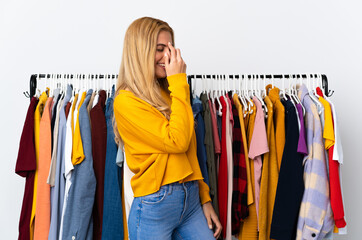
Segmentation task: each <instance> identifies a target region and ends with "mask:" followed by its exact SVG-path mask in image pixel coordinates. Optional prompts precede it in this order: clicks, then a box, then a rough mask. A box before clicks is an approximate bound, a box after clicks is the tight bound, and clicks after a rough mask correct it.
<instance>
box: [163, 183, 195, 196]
mask: <svg viewBox="0 0 362 240" xmlns="http://www.w3.org/2000/svg"><path fill="white" fill-rule="evenodd" d="M197 183H198V182H197V181H195V180H194V181H188V182H184V183H179V182H174V183H170V184H167V185H163V186H161V188H164V189H166V190H167V192H169V193H171V192H172V190H185V188H186V189H189V188H191V187H192V186H194V185H196V184H197Z"/></svg>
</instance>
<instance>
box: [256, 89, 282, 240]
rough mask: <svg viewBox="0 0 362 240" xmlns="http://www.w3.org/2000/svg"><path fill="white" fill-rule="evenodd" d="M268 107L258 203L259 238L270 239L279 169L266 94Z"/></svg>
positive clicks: (267, 101) (272, 123) (272, 122)
mask: <svg viewBox="0 0 362 240" xmlns="http://www.w3.org/2000/svg"><path fill="white" fill-rule="evenodd" d="M264 102H265V104H266V106H267V109H268V119H267V124H266V133H267V137H268V146H269V152H268V153H265V154H264V158H263V169H262V173H261V176H262V178H261V183H260V203H259V240H265V239H270V229H271V222H272V218H273V209H274V201H275V194H276V192H277V185H278V178H279V171H278V160H277V154H276V145H275V132H274V131H275V130H274V120H273V104H272V102H271V100H270V99H269V97H268V96H266V97H265V98H264Z"/></svg>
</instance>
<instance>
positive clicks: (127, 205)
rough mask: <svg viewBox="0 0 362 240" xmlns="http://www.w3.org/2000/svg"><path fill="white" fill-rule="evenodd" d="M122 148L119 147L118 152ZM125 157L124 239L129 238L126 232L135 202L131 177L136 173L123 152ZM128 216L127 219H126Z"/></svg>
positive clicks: (123, 196)
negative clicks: (129, 165)
mask: <svg viewBox="0 0 362 240" xmlns="http://www.w3.org/2000/svg"><path fill="white" fill-rule="evenodd" d="M120 150H121V149H120V148H119V149H118V152H119V151H120ZM123 158H124V167H123V189H122V190H123V195H122V202H123V205H124V208H123V209H124V211H123V212H124V213H125V214H123V216H126V217H123V229H124V240H128V238H126V233H127V234H128V225H127V223H128V218H129V212H130V210H131V206H132V202H133V191H132V187H131V178H132V177H133V176H134V173H133V172H132V171H131V170H130V169H129V167H128V164H127V158H126V156H125V155H124V153H123ZM125 218H126V219H125Z"/></svg>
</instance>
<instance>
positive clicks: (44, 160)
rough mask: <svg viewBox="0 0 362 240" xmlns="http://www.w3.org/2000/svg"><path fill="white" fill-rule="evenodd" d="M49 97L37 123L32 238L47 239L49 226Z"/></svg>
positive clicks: (51, 99)
mask: <svg viewBox="0 0 362 240" xmlns="http://www.w3.org/2000/svg"><path fill="white" fill-rule="evenodd" d="M52 101H53V98H52V97H49V98H48V100H47V102H46V104H45V107H44V112H43V115H42V117H41V120H40V125H39V127H40V128H39V161H38V163H39V164H38V186H37V192H36V194H37V197H36V199H37V205H36V210H35V216H36V218H35V227H34V239H47V238H48V234H49V226H50V186H49V185H48V184H47V182H46V179H47V176H48V173H49V167H50V161H51V151H52V147H51V143H52V142H51V140H52V138H51V115H50V114H51V103H52ZM34 194H35V193H34Z"/></svg>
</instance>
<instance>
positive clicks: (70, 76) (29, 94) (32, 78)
mask: <svg viewBox="0 0 362 240" xmlns="http://www.w3.org/2000/svg"><path fill="white" fill-rule="evenodd" d="M75 75H79V76H80V77H81V78H83V79H85V77H90V78H91V79H102V78H105V77H106V76H107V77H108V78H110V79H115V78H118V74H55V77H58V78H59V77H61V76H63V77H65V78H66V79H73V78H74V77H75ZM50 77H52V74H49V73H48V74H32V75H31V76H30V87H29V89H30V91H29V92H23V93H24V95H25V96H26V97H28V98H30V100H31V97H32V96H34V95H35V91H36V87H37V79H41V78H50Z"/></svg>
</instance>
